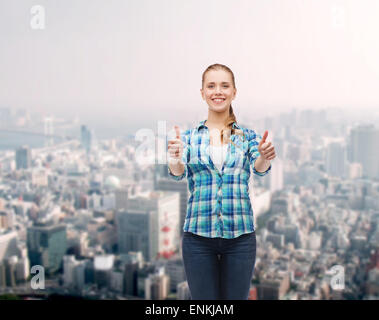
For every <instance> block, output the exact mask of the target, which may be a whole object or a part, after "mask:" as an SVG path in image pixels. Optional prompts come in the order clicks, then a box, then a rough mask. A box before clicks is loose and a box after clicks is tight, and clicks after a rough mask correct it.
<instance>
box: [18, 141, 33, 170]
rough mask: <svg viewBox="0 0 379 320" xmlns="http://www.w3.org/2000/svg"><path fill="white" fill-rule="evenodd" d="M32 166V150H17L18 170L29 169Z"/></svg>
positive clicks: (26, 148) (24, 148)
mask: <svg viewBox="0 0 379 320" xmlns="http://www.w3.org/2000/svg"><path fill="white" fill-rule="evenodd" d="M31 164H32V155H31V150H30V148H29V147H28V146H22V147H20V148H18V149H17V150H16V169H17V170H20V169H28V168H30V167H31Z"/></svg>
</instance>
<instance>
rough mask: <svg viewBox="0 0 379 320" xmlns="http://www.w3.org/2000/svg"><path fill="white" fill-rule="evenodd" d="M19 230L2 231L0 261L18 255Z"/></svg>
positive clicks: (0, 234)
mask: <svg viewBox="0 0 379 320" xmlns="http://www.w3.org/2000/svg"><path fill="white" fill-rule="evenodd" d="M18 252H19V249H18V247H17V232H16V231H11V230H5V231H4V230H3V231H0V261H3V260H4V259H7V258H9V257H11V256H14V255H17V254H18Z"/></svg>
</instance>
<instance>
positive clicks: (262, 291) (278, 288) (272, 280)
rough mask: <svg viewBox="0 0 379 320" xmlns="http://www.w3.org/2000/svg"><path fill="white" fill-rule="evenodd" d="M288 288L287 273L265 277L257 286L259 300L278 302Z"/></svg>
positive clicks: (282, 272) (288, 279) (288, 277)
mask: <svg viewBox="0 0 379 320" xmlns="http://www.w3.org/2000/svg"><path fill="white" fill-rule="evenodd" d="M289 287H290V276H289V272H288V271H280V270H279V271H277V272H275V273H274V274H268V275H265V277H264V278H263V279H261V280H260V283H259V284H258V285H257V289H258V299H259V300H280V299H281V298H282V297H283V296H284V295H285V293H286V292H287V291H288V289H289Z"/></svg>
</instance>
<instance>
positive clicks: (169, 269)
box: [165, 256, 186, 292]
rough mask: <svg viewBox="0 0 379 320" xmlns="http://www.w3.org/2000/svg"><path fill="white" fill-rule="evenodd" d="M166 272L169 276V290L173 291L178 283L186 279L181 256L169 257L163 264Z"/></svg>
mask: <svg viewBox="0 0 379 320" xmlns="http://www.w3.org/2000/svg"><path fill="white" fill-rule="evenodd" d="M165 270H166V274H167V275H168V276H169V278H170V291H173V292H175V291H176V289H177V286H178V284H179V283H181V282H183V281H185V280H186V274H185V272H184V266H183V259H182V257H181V256H178V257H176V258H175V259H170V260H168V261H167V263H166V264H165Z"/></svg>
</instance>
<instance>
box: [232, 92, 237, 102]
mask: <svg viewBox="0 0 379 320" xmlns="http://www.w3.org/2000/svg"><path fill="white" fill-rule="evenodd" d="M236 95H237V89H234V94H233V99H232V100H234V99H235V98H236Z"/></svg>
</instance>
